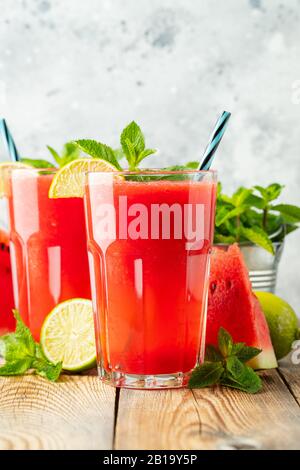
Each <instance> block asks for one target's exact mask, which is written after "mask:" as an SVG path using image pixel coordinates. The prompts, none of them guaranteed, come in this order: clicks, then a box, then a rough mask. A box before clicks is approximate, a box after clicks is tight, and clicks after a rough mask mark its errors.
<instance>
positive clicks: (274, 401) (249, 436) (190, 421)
mask: <svg viewBox="0 0 300 470" xmlns="http://www.w3.org/2000/svg"><path fill="white" fill-rule="evenodd" d="M262 376H263V381H264V388H263V391H262V392H260V393H259V394H256V395H249V394H246V393H242V392H240V391H236V390H230V389H225V388H220V387H215V388H213V389H209V388H207V389H202V390H194V391H193V392H192V391H190V390H169V391H134V390H121V393H120V401H119V412H118V419H117V425H116V431H115V432H116V434H115V448H116V449H122V450H124V449H164V450H167V449H170V450H174V449H191V450H195V449H199V450H201V449H285V448H286V449H295V448H296V449H298V448H300V408H299V406H298V405H297V403H296V401H295V399H294V398H293V396H292V395H291V394H290V392H289V390H288V389H287V387H286V385H285V384H284V383H283V381H282V380H281V378H280V376H279V374H278V372H277V371H276V370H272V371H268V372H264V373H262Z"/></svg>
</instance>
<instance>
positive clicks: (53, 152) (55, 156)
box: [47, 145, 61, 166]
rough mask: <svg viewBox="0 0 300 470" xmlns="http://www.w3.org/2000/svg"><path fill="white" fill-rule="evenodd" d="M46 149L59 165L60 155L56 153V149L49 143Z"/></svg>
mask: <svg viewBox="0 0 300 470" xmlns="http://www.w3.org/2000/svg"><path fill="white" fill-rule="evenodd" d="M47 149H48V150H49V152H50V153H51V155H52V157H53V158H54V160H55V161H56V163H57V164H58V165H59V166H60V163H61V156H60V155H59V154H58V153H57V151H56V150H54V148H53V147H50V145H47Z"/></svg>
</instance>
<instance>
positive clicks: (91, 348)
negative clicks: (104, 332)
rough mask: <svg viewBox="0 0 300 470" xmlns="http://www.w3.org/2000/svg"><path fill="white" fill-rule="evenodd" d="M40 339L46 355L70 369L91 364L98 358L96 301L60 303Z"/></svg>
mask: <svg viewBox="0 0 300 470" xmlns="http://www.w3.org/2000/svg"><path fill="white" fill-rule="evenodd" d="M40 343H41V346H42V349H43V351H44V354H45V356H46V357H47V359H48V360H49V361H51V362H54V364H56V363H57V362H62V367H63V369H65V370H69V371H73V372H75V371H77V372H78V371H81V370H85V369H88V368H91V367H92V366H93V365H94V364H95V361H96V345H95V333H94V320H93V309H92V302H91V301H90V300H87V299H70V300H66V301H65V302H62V303H60V304H58V305H57V306H56V307H55V308H54V309H53V310H52V312H50V313H49V315H48V316H47V317H46V319H45V321H44V323H43V326H42V330H41V338H40Z"/></svg>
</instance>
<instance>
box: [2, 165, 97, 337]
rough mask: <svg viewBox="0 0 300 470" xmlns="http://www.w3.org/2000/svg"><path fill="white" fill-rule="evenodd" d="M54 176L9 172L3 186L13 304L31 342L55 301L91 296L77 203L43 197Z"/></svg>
mask: <svg viewBox="0 0 300 470" xmlns="http://www.w3.org/2000/svg"><path fill="white" fill-rule="evenodd" d="M55 172H56V170H37V169H34V168H33V169H15V170H13V171H12V172H11V175H10V178H9V184H8V201H9V213H10V249H11V261H12V271H13V287H14V297H15V305H16V308H17V309H18V310H19V312H20V314H21V317H22V319H23V320H24V322H25V323H26V324H27V325H28V326H29V327H30V330H31V332H32V334H33V336H34V338H35V340H37V341H38V340H39V337H40V330H41V327H42V324H43V321H44V319H45V317H46V316H47V315H48V314H49V313H50V312H51V310H52V309H53V308H54V307H55V306H56V305H57V304H58V303H60V302H62V301H64V300H68V299H71V298H75V297H81V298H90V295H91V294H90V282H89V272H88V257H87V250H86V232H85V222H84V207H83V200H82V199H81V198H70V199H49V197H48V191H49V188H50V185H51V182H52V180H53V177H54V174H55Z"/></svg>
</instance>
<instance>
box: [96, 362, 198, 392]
mask: <svg viewBox="0 0 300 470" xmlns="http://www.w3.org/2000/svg"><path fill="white" fill-rule="evenodd" d="M98 374H99V376H100V378H101V380H102V381H103V382H104V383H106V384H108V385H112V386H113V387H120V388H133V389H143V390H145V389H148V390H160V389H167V388H183V387H186V386H187V383H188V380H189V377H190V374H191V373H190V372H187V373H183V372H177V373H175V374H158V375H135V374H126V373H123V372H107V371H105V370H103V369H102V368H101V367H98Z"/></svg>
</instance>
